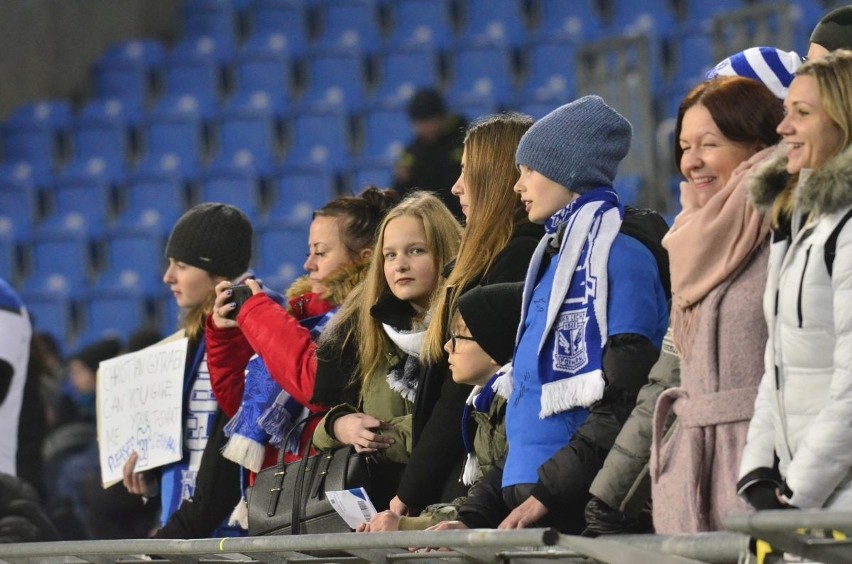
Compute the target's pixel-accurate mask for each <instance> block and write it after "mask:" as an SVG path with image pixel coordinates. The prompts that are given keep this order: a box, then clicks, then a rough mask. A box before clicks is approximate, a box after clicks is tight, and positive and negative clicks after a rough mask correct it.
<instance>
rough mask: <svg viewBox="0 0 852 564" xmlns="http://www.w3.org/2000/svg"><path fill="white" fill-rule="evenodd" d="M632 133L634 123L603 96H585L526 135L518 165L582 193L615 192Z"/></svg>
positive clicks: (549, 115)
mask: <svg viewBox="0 0 852 564" xmlns="http://www.w3.org/2000/svg"><path fill="white" fill-rule="evenodd" d="M632 135H633V127H632V126H631V125H630V122H629V121H627V120H626V119H625V118H624V117H623V116H622V115H621V114H619V113H618V112H617V111H615V110H614V109H612V108H611V107H609V106H607V105H606V103H605V102H604V101H603V99H602V98H601V97H600V96H583V97H582V98H580V99H578V100H574V101H573V102H571V103H569V104H565V105H564V106H560V107H558V108H556V109H555V110H553V111H552V112H550V113H549V114H547V115H546V116H544V117H543V118H541V119H540V120H538V121H537V122H535V123H534V124H533V126H532V127H530V128H529V129H528V130H527V132H526V133H525V134H524V136H523V137H521V142H520V143H519V144H518V150H517V152H516V153H515V164H517V165H525V166H527V167H529V168H531V169H532V170H535V171H536V172H539V173H541V174H543V175H544V176H546V177H547V178H549V179H550V180H552V181H554V182H557V183H559V184H561V185H562V186H563V187H565V188H566V189H568V190H570V191H572V192H577V193H578V194H583V193H585V192H588V191H589V190H592V189H594V188H601V187H608V188H610V187H612V181H613V179H614V178H615V174H616V171H617V170H618V164H619V163H620V162H621V160H622V159H623V158H624V157H625V156H626V155H627V151H629V150H630V138H631V137H632Z"/></svg>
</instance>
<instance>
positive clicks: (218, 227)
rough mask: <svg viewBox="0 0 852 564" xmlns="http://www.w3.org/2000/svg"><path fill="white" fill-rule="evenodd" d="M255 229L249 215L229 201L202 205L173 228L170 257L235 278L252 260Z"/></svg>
mask: <svg viewBox="0 0 852 564" xmlns="http://www.w3.org/2000/svg"><path fill="white" fill-rule="evenodd" d="M252 236H253V230H252V227H251V222H250V221H249V219H248V217H246V215H245V214H244V213H243V212H241V211H240V210H239V209H237V208H235V207H234V206H230V205H228V204H220V203H206V204H199V205H197V206H195V207H193V208H192V209H190V210H189V211H187V212H186V213H185V214H183V216H181V218H180V219H179V220H178V222H177V223H176V224H175V226H174V229H172V233H171V235H169V241H168V243H166V258H172V259H174V260H176V261H179V262H183V263H186V264H188V265H191V266H195V267H198V268H200V269H202V270H206V271H207V272H209V273H211V274H214V275H219V276H224V277H225V278H228V279H231V280H233V279H234V278H237V277H238V276H239V275H240V274H242V273H244V272H245V271H246V270H247V269H248V266H249V261H250V260H251V246H252Z"/></svg>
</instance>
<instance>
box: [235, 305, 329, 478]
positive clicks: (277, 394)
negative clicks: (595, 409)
mask: <svg viewBox="0 0 852 564" xmlns="http://www.w3.org/2000/svg"><path fill="white" fill-rule="evenodd" d="M335 311H336V310H330V311H328V312H326V313H325V314H323V315H319V316H315V317H309V318H307V319H302V320H300V321H299V324H300V325H302V326H303V327H305V328H306V329H308V330H309V331H310V333H311V338H312V339H313V340H314V341H316V339H317V337H319V334H320V333H321V332H322V329H323V328H324V327H325V325H326V324H327V323H328V321H329V320H330V319H331V316H332V315H334V312H335ZM306 412H307V408H306V407H305V406H303V405H302V404H300V403H299V402H297V401H296V400H295V399H293V398H292V397H290V394H288V393H287V392H286V391H285V390H282V389H281V387H280V386H279V385H278V383H277V382H276V381H275V380H274V379H272V377H271V376H270V375H269V370H268V369H267V367H266V364H265V363H264V362H263V359H262V358H261V357H260V356H258V355H254V356H253V357H252V358H251V360H250V361H249V363H248V365H247V366H246V373H245V389H244V391H243V399H242V401H241V402H240V408H239V409H238V410H237V413H235V414H234V417H232V418H231V420H230V421H229V422H228V424H227V425H226V426H225V435H226V436H228V437H230V438H229V439H228V442H227V444H226V445H225V447H224V448H223V449H222V456H224V457H225V458H227V459H228V460H233V461H234V462H236V463H237V464H240V465H241V466H244V467H246V468H248V469H249V470H251V471H252V472H260V469H261V468H262V466H263V460H264V458H265V455H266V445H271V446H277V447H282V446H283V448H285V449H286V450H287V452H291V453H294V454H297V453H298V452H299V435H298V433H293V434H292V436H291V439H290V441H289V443H288V444H287V445H281V441H282V439H283V437H285V436H286V435H287V434H288V431H289V430H290V428H291V427H292V425H293V423H294V422H296V421H298V420H300V419H301V416H302V415H304V414H305V413H306Z"/></svg>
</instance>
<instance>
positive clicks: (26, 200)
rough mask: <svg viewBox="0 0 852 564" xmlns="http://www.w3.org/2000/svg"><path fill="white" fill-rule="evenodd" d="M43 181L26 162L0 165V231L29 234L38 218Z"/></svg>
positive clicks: (21, 235) (9, 233) (22, 234)
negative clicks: (0, 225)
mask: <svg viewBox="0 0 852 564" xmlns="http://www.w3.org/2000/svg"><path fill="white" fill-rule="evenodd" d="M45 180H46V178H44V177H41V178H40V177H39V173H38V172H36V169H35V167H34V166H33V165H32V164H30V163H27V162H18V163H9V164H3V165H0V221H2V223H3V226H4V227H3V229H0V231H2V232H3V233H6V234H7V235H10V236H12V237H19V238H23V237H25V236H26V235H27V234H28V233H29V231H30V227H31V225H32V224H34V223H36V222H37V221H39V219H40V214H41V213H40V206H39V190H40V187H41V186H44V185H45V184H44V183H43V182H45Z"/></svg>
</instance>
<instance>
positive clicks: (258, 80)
mask: <svg viewBox="0 0 852 564" xmlns="http://www.w3.org/2000/svg"><path fill="white" fill-rule="evenodd" d="M287 46H288V42H287V36H286V35H284V34H283V33H272V34H268V35H263V36H258V35H255V36H253V37H252V38H251V39H250V40H249V42H248V43H246V45H245V46H244V47H243V49H242V50H241V51H240V53H239V55H237V60H236V63H235V65H234V74H235V75H236V81H237V88H236V89H237V92H238V93H246V92H255V91H258V90H262V91H264V92H266V93H267V94H268V95H269V96H272V97H274V98H276V99H277V102H276V103H277V105H280V106H286V105H289V104H290V101H291V100H292V98H293V96H292V84H291V81H292V72H293V69H292V60H291V53H290V50H289V49H288V47H287Z"/></svg>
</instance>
